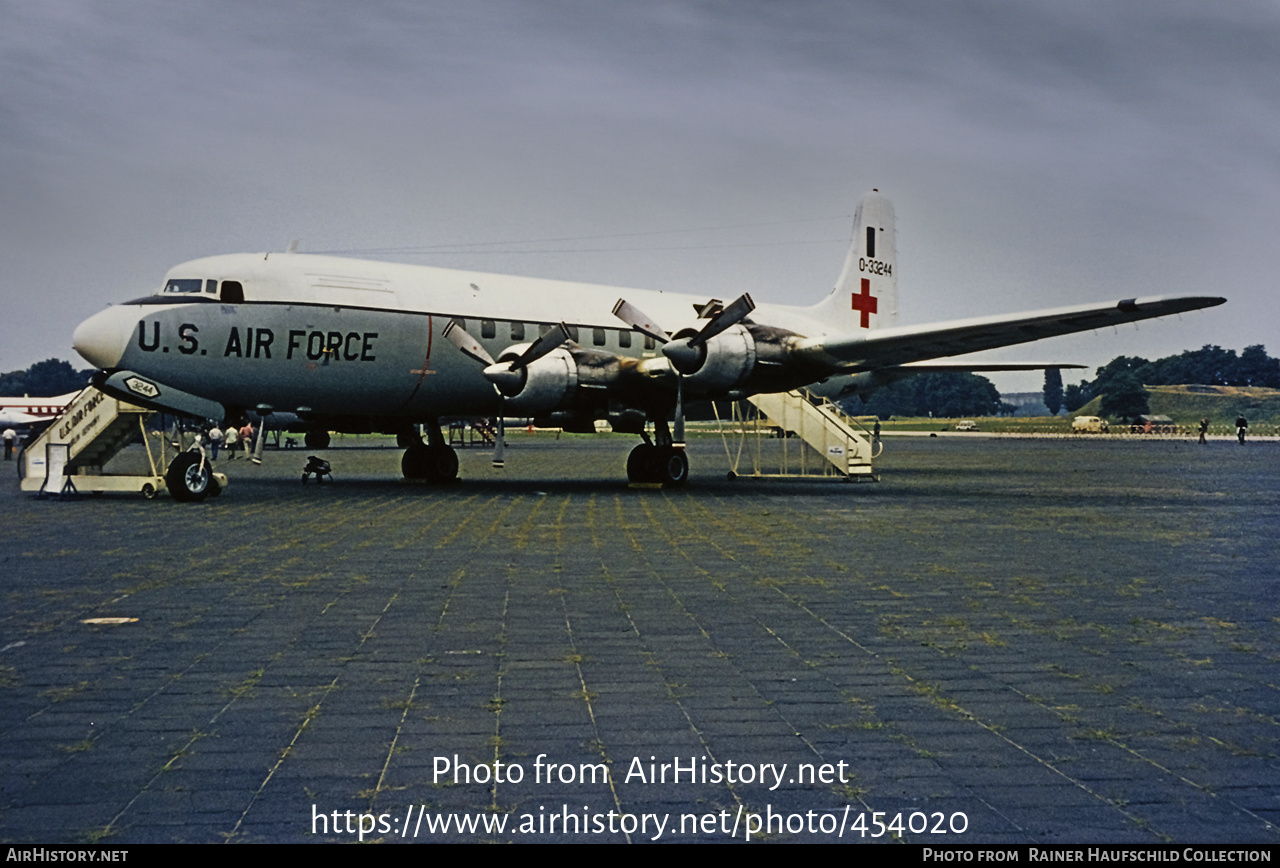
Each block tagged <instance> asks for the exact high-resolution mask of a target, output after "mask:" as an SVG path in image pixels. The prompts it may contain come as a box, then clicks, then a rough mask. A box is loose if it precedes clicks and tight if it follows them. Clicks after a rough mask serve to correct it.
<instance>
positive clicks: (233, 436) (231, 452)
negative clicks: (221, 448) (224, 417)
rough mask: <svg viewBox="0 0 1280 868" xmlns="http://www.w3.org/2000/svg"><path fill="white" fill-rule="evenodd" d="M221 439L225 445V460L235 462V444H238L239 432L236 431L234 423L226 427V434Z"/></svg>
mask: <svg viewBox="0 0 1280 868" xmlns="http://www.w3.org/2000/svg"><path fill="white" fill-rule="evenodd" d="M223 439H224V440H225V442H226V444H227V460H228V461H235V460H236V444H237V443H238V442H240V432H239V431H238V430H236V426H235V424H234V423H233V424H231V425H228V426H227V433H226V434H225V435H224V437H223Z"/></svg>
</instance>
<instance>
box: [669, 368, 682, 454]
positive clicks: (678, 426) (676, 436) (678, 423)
mask: <svg viewBox="0 0 1280 868" xmlns="http://www.w3.org/2000/svg"><path fill="white" fill-rule="evenodd" d="M672 440H674V441H675V442H676V443H677V444H679V445H680V446H681V447H683V446H684V377H677V378H676V420H675V431H674V432H673V433H672Z"/></svg>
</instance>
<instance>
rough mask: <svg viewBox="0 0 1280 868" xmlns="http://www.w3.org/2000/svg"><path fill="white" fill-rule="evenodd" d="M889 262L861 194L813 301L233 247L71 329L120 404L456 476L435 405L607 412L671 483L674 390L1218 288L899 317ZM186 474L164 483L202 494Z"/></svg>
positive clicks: (984, 342)
mask: <svg viewBox="0 0 1280 868" xmlns="http://www.w3.org/2000/svg"><path fill="white" fill-rule="evenodd" d="M896 270H897V261H896V253H895V242H894V212H893V206H892V204H891V203H890V202H889V200H888V199H886V198H885V197H883V196H881V195H880V194H879V193H878V192H876V191H872V192H871V193H868V194H867V195H866V196H865V197H863V199H862V201H861V202H860V203H859V205H858V208H857V211H856V213H855V215H854V235H853V243H852V245H851V247H850V249H849V253H848V256H847V257H846V259H845V263H844V268H843V270H842V271H841V273H840V277H839V279H838V280H837V282H836V284H835V287H834V288H833V289H832V290H831V291H830V292H829V293H828V294H827V296H826V298H824V299H823V300H822V301H820V302H818V303H817V304H814V305H812V306H808V307H802V306H792V305H778V304H756V303H755V302H754V301H752V299H751V297H750V296H749V295H743V296H741V297H740V298H738V299H736V300H735V301H732V302H730V303H728V304H726V303H724V302H722V301H720V300H717V299H704V298H697V297H693V296H687V295H678V294H674V293H666V292H653V291H645V290H634V289H618V288H615V287H607V286H596V285H590V284H582V283H569V282H563V281H552V280H539V279H533V278H525V277H511V276H506V275H497V274H482V273H477V272H469V271H456V270H449V269H441V268H431V267H422V266H412V265H400V264H391V263H382V262H373V261H366V260H358V259H342V258H336V257H330V256H315V255H308V254H299V253H293V252H288V253H282V254H279V253H266V254H235V255H228V256H213V257H209V258H206V259H197V260H193V261H191V262H187V263H184V264H182V265H179V266H176V267H175V268H173V269H171V270H170V271H169V273H168V275H167V276H166V278H165V282H164V285H163V286H162V287H161V288H160V290H159V291H158V292H156V293H155V294H153V295H149V296H145V297H143V298H138V299H134V300H132V301H127V302H124V303H122V304H118V305H116V306H114V307H110V308H108V309H107V310H105V311H103V312H101V313H99V314H97V315H95V316H93V317H91V318H89V319H88V320H86V321H85V322H83V323H81V324H80V326H79V327H78V328H77V329H76V331H75V337H74V345H75V348H76V350H77V351H78V352H79V353H80V354H81V355H82V356H84V357H85V358H86V359H88V360H89V361H90V362H91V363H92V364H94V365H96V366H97V367H99V368H100V369H101V371H100V372H99V374H98V375H97V376H96V378H95V384H96V385H97V386H98V387H99V388H100V389H102V390H104V391H106V392H108V393H109V394H113V395H115V396H117V397H120V398H123V399H125V400H128V401H131V402H133V403H140V404H144V405H148V406H152V407H155V408H159V409H164V410H167V411H171V412H177V413H183V414H187V415H190V416H194V417H197V418H208V419H218V420H222V419H234V418H235V417H238V416H240V415H243V414H244V413H245V412H246V411H249V410H257V411H258V412H263V413H270V412H273V411H275V412H292V413H297V414H298V416H299V417H301V418H302V419H303V420H305V421H306V422H307V423H308V424H310V425H311V426H312V427H313V430H314V431H315V432H317V434H320V433H321V432H326V431H344V432H351V433H359V432H369V431H381V432H386V433H394V434H397V435H398V439H399V442H400V443H401V445H403V446H405V447H406V450H405V454H404V458H403V460H402V464H401V466H402V470H403V472H404V475H405V476H406V477H407V478H410V479H424V480H430V481H434V482H448V481H452V480H454V479H455V478H456V475H457V468H458V460H457V456H456V454H455V453H454V452H453V450H452V449H451V448H450V447H449V446H448V444H447V443H446V442H445V440H444V438H443V436H442V434H441V430H440V420H441V419H442V418H446V417H454V416H472V417H478V416H494V415H496V416H498V417H499V418H502V417H503V416H504V415H511V416H516V415H519V416H533V417H537V418H538V419H540V420H545V421H544V422H543V424H552V425H560V426H562V427H564V428H565V429H567V430H570V431H590V430H593V427H594V422H595V420H597V419H607V420H608V421H609V422H610V423H611V424H612V426H613V429H614V430H615V431H621V432H626V433H634V434H638V435H640V437H641V438H642V440H643V442H642V443H641V444H640V445H638V446H637V447H636V448H635V449H634V450H633V452H632V453H631V456H630V458H629V460H628V462H627V475H628V477H629V478H630V479H631V480H633V481H649V482H664V483H669V484H679V483H682V482H683V481H684V480H685V478H686V476H687V474H688V460H687V458H686V457H685V453H684V450H683V448H682V447H683V443H682V442H681V441H682V440H683V435H682V419H683V403H684V402H685V401H688V400H707V399H721V398H742V397H745V396H748V395H752V394H756V393H761V392H780V391H785V390H788V389H794V388H797V387H799V386H809V387H810V388H811V389H813V390H814V391H816V392H818V393H819V394H822V395H825V396H827V397H841V396H848V395H853V394H858V393H861V394H867V393H868V392H870V391H872V390H874V389H875V388H877V387H879V386H882V385H884V384H886V383H889V382H892V381H894V380H896V379H900V378H902V377H904V376H907V375H909V374H911V373H913V372H918V371H920V370H937V369H939V368H942V367H946V368H949V369H952V370H998V369H1006V370H1007V369H1017V368H1025V367H1043V366H1042V365H1025V366H1020V365H983V364H963V363H955V362H951V363H948V362H942V363H938V362H934V363H932V364H922V363H925V362H928V361H929V360H935V359H943V358H946V357H950V356H957V355H962V354H966V353H971V352H975V351H978V350H985V349H991V348H994V347H1002V346H1007V345H1011V344H1018V343H1024V342H1027V341H1033V340H1038V339H1040V338H1046V337H1051V336H1055V335H1062V334H1069V333H1072V332H1079V331H1086V330H1089V329H1095V328H1098V327H1099V326H1108V325H1115V324H1118V323H1127V322H1134V321H1136V320H1142V319H1147V318H1150V317H1158V316H1164V315H1166V314H1173V313H1179V312H1182V311H1190V310H1196V309H1198V308H1204V307H1210V306H1212V305H1217V304H1221V303H1223V302H1224V301H1225V299H1223V298H1215V297H1206V296H1192V297H1169V296H1159V297H1150V298H1136V299H1125V300H1123V301H1118V302H1111V303H1108V304H1095V305H1082V306H1077V307H1065V308H1058V309H1055V310H1043V311H1036V312H1032V313H1020V314H1013V315H1006V316H993V317H985V318H977V319H964V320H956V321H951V322H944V323H935V324H932V325H923V326H899V325H898V324H897V318H898V310H897V283H896ZM671 420H674V422H675V427H676V430H675V432H674V434H673V432H672V428H671V425H670V424H669V422H670V421H671ZM419 423H420V424H422V425H423V427H424V429H425V431H426V434H427V442H426V443H423V442H422V440H421V438H420V436H419V435H418V434H417V433H416V427H415V426H416V425H417V424H419ZM650 425H652V427H653V435H652V437H651V436H650V434H649V433H648V427H649V426H650ZM501 442H502V438H501V436H500V437H498V443H499V444H501ZM199 476H200V474H191V473H186V474H184V475H183V478H182V480H181V482H182V484H181V485H180V486H172V487H173V488H174V489H175V491H176V493H177V494H178V496H180V497H183V498H184V499H198V498H200V497H202V496H203V494H204V489H203V482H202V479H201V478H198V477H199Z"/></svg>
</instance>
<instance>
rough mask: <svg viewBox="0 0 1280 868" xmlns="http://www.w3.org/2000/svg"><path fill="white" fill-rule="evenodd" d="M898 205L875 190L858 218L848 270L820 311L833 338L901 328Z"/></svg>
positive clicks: (860, 207) (861, 206) (843, 271)
mask: <svg viewBox="0 0 1280 868" xmlns="http://www.w3.org/2000/svg"><path fill="white" fill-rule="evenodd" d="M895 232H896V227H895V224H894V215H893V203H892V202H890V201H889V200H888V199H886V198H885V197H884V196H881V195H880V193H879V191H878V190H872V191H871V192H870V193H868V194H867V195H865V196H863V197H862V201H860V202H859V203H858V209H857V210H856V211H855V212H854V214H853V241H852V243H851V244H850V245H849V255H848V256H847V257H845V261H844V268H842V269H841V270H840V277H839V279H838V280H836V285H835V288H834V289H832V290H831V294H830V295H828V296H827V297H826V298H825V299H824V300H823V301H822V302H820V303H819V304H818V305H816V306H815V308H814V309H815V310H816V311H817V312H818V313H819V314H820V316H821V318H822V320H823V321H824V322H827V323H829V324H830V325H831V329H832V331H833V332H856V331H858V330H859V329H875V328H888V327H890V326H895V325H897V324H898V277H897V269H898V254H897V248H896V245H895V243H894V235H895Z"/></svg>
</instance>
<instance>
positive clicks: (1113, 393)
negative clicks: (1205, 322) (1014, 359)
mask: <svg viewBox="0 0 1280 868" xmlns="http://www.w3.org/2000/svg"><path fill="white" fill-rule="evenodd" d="M1058 383H1059V386H1060V384H1061V378H1059V380H1058ZM1190 384H1194V385H1200V386H1263V387H1266V388H1271V389H1280V359H1274V358H1272V357H1271V356H1269V355H1267V350H1266V347H1264V346H1263V345H1262V344H1256V345H1254V346H1251V347H1245V348H1244V350H1243V351H1242V352H1241V353H1240V354H1239V355H1237V354H1236V351H1235V350H1224V349H1223V348H1222V347H1219V346H1216V345H1205V346H1203V347H1201V348H1200V349H1198V350H1185V351H1183V352H1182V353H1179V354H1178V355H1176V356H1166V357H1165V358H1163V359H1156V360H1155V361H1153V362H1152V361H1148V360H1147V359H1144V358H1142V357H1141V356H1116V357H1115V358H1114V359H1112V360H1111V361H1110V362H1108V363H1107V364H1105V365H1103V366H1102V367H1101V368H1098V372H1097V375H1096V376H1095V377H1094V378H1093V380H1081V381H1080V382H1079V383H1078V384H1074V385H1070V386H1067V387H1065V388H1063V389H1062V393H1061V401H1062V406H1063V407H1065V408H1066V410H1067V412H1068V413H1074V412H1075V411H1076V410H1079V409H1080V408H1081V407H1083V406H1084V405H1085V404H1087V403H1089V402H1090V401H1091V400H1093V398H1094V397H1096V396H1099V395H1101V396H1102V404H1103V408H1102V412H1103V413H1104V414H1107V415H1112V414H1114V415H1118V416H1121V417H1122V418H1129V417H1132V416H1133V415H1134V412H1133V408H1135V407H1136V406H1138V405H1139V404H1141V406H1142V409H1141V410H1138V411H1137V412H1138V413H1145V412H1146V390H1145V389H1143V388H1142V387H1143V386H1144V385H1147V386H1176V385H1190ZM1051 387H1052V383H1051V382H1050V380H1049V378H1048V377H1046V378H1045V403H1046V404H1048V405H1049V408H1050V409H1051V410H1053V409H1054V407H1053V405H1052V404H1049V397H1050V390H1051ZM1139 395H1141V400H1139ZM1055 412H1056V410H1055Z"/></svg>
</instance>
